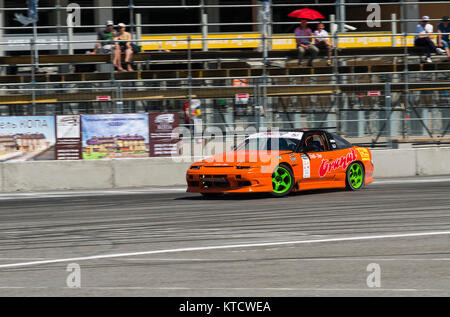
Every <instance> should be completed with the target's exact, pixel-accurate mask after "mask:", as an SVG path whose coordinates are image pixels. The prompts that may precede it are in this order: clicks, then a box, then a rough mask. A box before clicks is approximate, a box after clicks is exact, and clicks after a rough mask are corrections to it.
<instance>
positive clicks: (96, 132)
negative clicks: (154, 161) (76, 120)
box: [81, 113, 149, 160]
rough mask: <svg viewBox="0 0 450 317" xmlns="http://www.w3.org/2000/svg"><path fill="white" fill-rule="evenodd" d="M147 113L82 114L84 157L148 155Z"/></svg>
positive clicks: (89, 158)
mask: <svg viewBox="0 0 450 317" xmlns="http://www.w3.org/2000/svg"><path fill="white" fill-rule="evenodd" d="M148 122H149V121H148V114H146V113H143V114H137V113H133V114H99V115H82V116H81V127H82V150H83V159H86V160H95V159H102V158H136V157H148V156H149V123H148Z"/></svg>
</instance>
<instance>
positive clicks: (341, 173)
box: [186, 129, 373, 197]
mask: <svg viewBox="0 0 450 317" xmlns="http://www.w3.org/2000/svg"><path fill="white" fill-rule="evenodd" d="M372 175H373V162H372V154H371V153H370V150H369V149H367V148H364V147H358V146H354V145H352V144H351V143H349V142H347V141H346V140H344V139H343V138H341V137H339V136H337V135H335V134H332V133H329V132H327V131H324V130H307V129H300V130H279V131H269V132H261V133H256V134H253V135H250V136H249V137H248V138H247V139H245V141H244V142H243V143H242V144H241V145H239V146H238V147H236V149H235V150H234V151H230V152H225V153H222V154H218V155H214V156H212V157H210V158H207V159H204V160H201V161H198V162H195V163H194V164H192V165H191V167H190V168H189V169H188V171H187V174H186V180H187V184H188V188H187V191H188V192H193V193H201V194H202V195H204V196H214V195H220V194H223V193H250V192H268V193H272V195H273V196H276V197H281V196H285V195H288V194H289V193H290V192H292V191H299V190H308V189H318V188H347V189H349V190H358V189H361V188H362V187H363V186H364V185H365V184H369V183H371V182H372V181H373V178H372Z"/></svg>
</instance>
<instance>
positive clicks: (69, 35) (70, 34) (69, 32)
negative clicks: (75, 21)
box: [67, 25, 74, 55]
mask: <svg viewBox="0 0 450 317" xmlns="http://www.w3.org/2000/svg"><path fill="white" fill-rule="evenodd" d="M67 41H68V43H67V53H68V54H69V55H73V53H74V52H73V26H72V25H70V26H68V27H67Z"/></svg>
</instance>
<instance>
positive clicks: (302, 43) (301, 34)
mask: <svg viewBox="0 0 450 317" xmlns="http://www.w3.org/2000/svg"><path fill="white" fill-rule="evenodd" d="M294 34H295V39H296V41H297V47H298V65H299V66H300V65H301V62H302V60H303V57H304V56H305V53H306V52H308V53H309V54H310V59H309V62H308V66H312V62H313V59H314V58H315V57H316V56H317V54H319V49H318V48H317V47H316V46H315V45H314V44H312V41H313V39H312V37H311V36H312V34H313V33H312V31H311V29H310V28H309V27H308V21H306V20H305V19H302V20H301V21H300V26H299V27H297V28H296V29H295V31H294ZM308 37H309V38H308Z"/></svg>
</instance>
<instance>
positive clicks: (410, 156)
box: [372, 149, 417, 177]
mask: <svg viewBox="0 0 450 317" xmlns="http://www.w3.org/2000/svg"><path fill="white" fill-rule="evenodd" d="M372 160H373V162H374V165H375V169H374V174H373V175H374V177H406V176H414V175H416V174H417V173H416V150H415V149H402V150H373V151H372Z"/></svg>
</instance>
